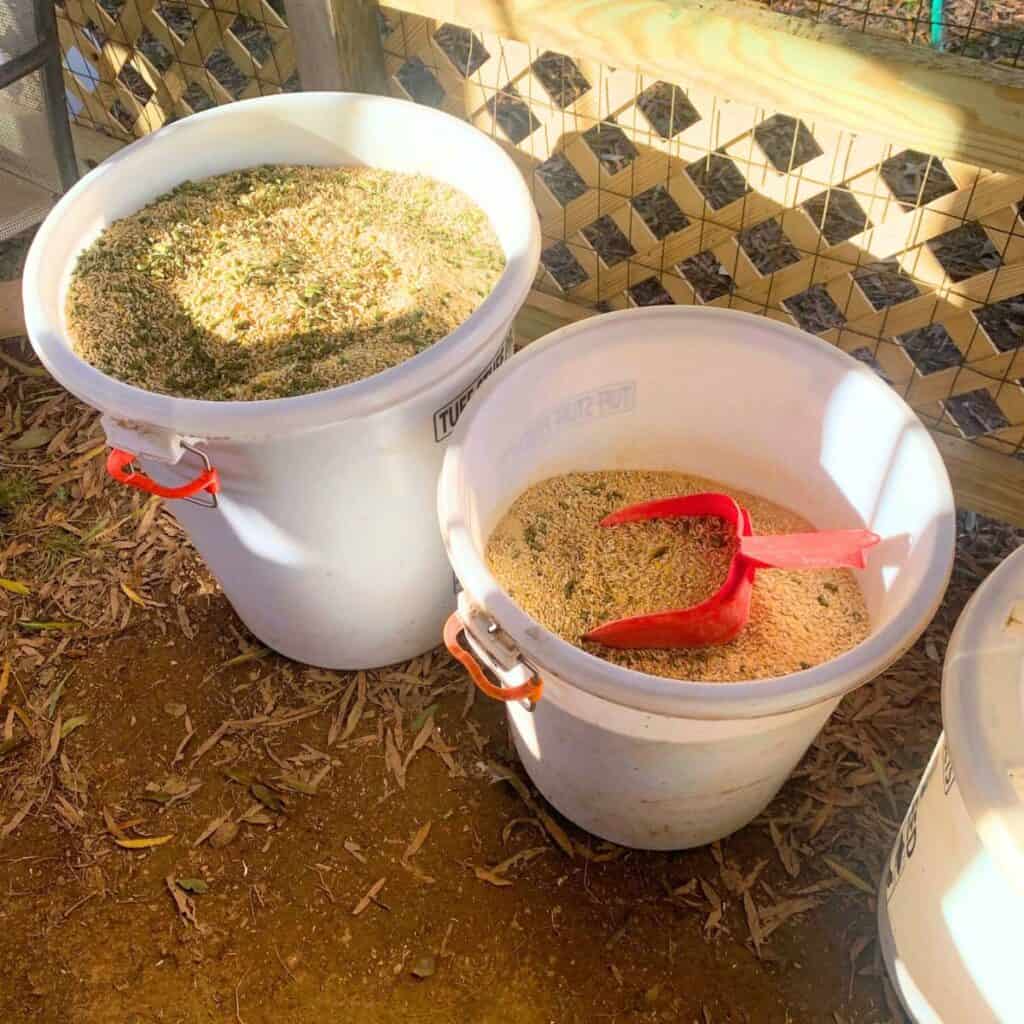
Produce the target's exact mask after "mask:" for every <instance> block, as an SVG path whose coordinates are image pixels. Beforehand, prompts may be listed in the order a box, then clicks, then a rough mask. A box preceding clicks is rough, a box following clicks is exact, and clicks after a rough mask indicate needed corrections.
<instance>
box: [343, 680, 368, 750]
mask: <svg viewBox="0 0 1024 1024" xmlns="http://www.w3.org/2000/svg"><path fill="white" fill-rule="evenodd" d="M356 683H357V686H356V702H355V704H353V705H352V710H351V711H350V712H349V713H348V720H347V721H346V722H345V731H344V732H343V733H342V734H341V738H342V740H347V739H348V738H349V736H351V735H352V733H354V732H355V731H356V729H357V728H358V727H359V720H360V719H361V718H362V717H363V708H365V707H366V673H365V672H360V673H359V674H358V675H357V676H356Z"/></svg>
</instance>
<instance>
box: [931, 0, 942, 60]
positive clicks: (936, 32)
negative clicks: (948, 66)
mask: <svg viewBox="0 0 1024 1024" xmlns="http://www.w3.org/2000/svg"><path fill="white" fill-rule="evenodd" d="M943 43H944V40H943V31H942V0H932V46H934V47H935V49H936V50H941V49H943Z"/></svg>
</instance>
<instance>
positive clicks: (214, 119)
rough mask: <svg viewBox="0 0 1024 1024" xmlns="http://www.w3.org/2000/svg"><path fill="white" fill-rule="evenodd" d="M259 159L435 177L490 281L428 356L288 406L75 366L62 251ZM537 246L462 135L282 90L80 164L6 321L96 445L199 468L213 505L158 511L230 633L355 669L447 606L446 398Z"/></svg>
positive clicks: (412, 109) (502, 174)
mask: <svg viewBox="0 0 1024 1024" xmlns="http://www.w3.org/2000/svg"><path fill="white" fill-rule="evenodd" d="M268 163H269V164H287V163H300V164H319V165H339V164H350V165H351V164H362V165H371V166H374V167H383V168H388V169H391V170H397V171H408V172H422V173H424V174H428V175H432V176H433V177H435V178H438V179H440V180H441V181H445V182H448V183H449V184H451V185H454V186H455V187H456V188H459V189H461V190H462V191H463V192H465V193H467V194H468V195H469V196H470V197H471V198H472V199H474V200H475V201H476V202H477V203H478V204H479V205H480V207H482V208H483V210H484V211H485V212H486V213H487V215H488V217H489V218H490V220H491V223H492V224H493V226H494V229H495V231H496V232H497V235H498V237H499V239H500V240H501V244H502V246H503V248H504V250H505V256H506V260H507V266H506V268H505V271H504V273H503V275H502V276H501V278H500V279H499V281H498V284H497V286H496V287H495V289H494V291H493V292H492V293H491V294H490V295H489V296H488V297H487V298H486V299H485V300H484V302H483V304H482V305H481V306H480V308H479V309H477V310H476V312H475V313H473V315H472V316H471V317H470V318H469V319H468V320H467V321H466V322H465V323H464V324H462V325H461V326H460V327H458V328H457V329H456V330H455V331H453V332H452V333H451V334H450V335H449V336H448V337H447V338H445V339H443V340H442V341H440V342H438V343H437V344H435V345H434V346H432V347H431V348H429V349H427V350H425V351H423V352H421V353H420V354H418V355H416V356H415V357H414V358H412V359H410V360H409V361H408V362H405V363H403V364H401V365H400V366H397V367H394V368H393V369H390V370H387V371H385V372H384V373H381V374H378V375H376V376H374V377H371V378H368V379H366V380H362V381H358V382H356V383H354V384H349V385H346V386H344V387H339V388H334V389H332V390H330V391H322V392H319V393H317V394H311V395H304V396H301V397H298V398H285V399H275V400H269V401H260V402H206V401H195V400H191V399H182V398H172V397H169V396H167V395H158V394H153V393H150V392H146V391H142V390H140V389H138V388H135V387H131V386H130V385H128V384H123V383H121V382H120V381H117V380H114V379H113V378H111V377H107V376H105V375H104V374H102V373H100V372H99V371H98V370H96V369H94V368H93V367H92V366H90V365H88V364H87V363H85V362H83V361H82V360H81V359H79V358H78V356H76V355H75V353H74V352H73V351H72V349H71V345H70V344H69V342H68V339H67V333H66V331H65V323H64V296H65V292H66V288H67V284H68V280H69V277H70V274H71V271H72V268H73V266H74V263H75V260H76V258H77V256H78V253H79V252H80V251H81V250H82V248H83V247H85V246H86V245H88V244H89V243H90V242H91V241H92V240H93V239H94V238H95V237H96V235H97V234H99V232H100V231H101V230H102V229H103V228H104V227H105V226H106V225H108V224H110V223H111V221H113V220H116V219H117V218H120V217H124V216H126V215H127V214H129V213H132V212H134V211H135V210H137V209H139V208H140V207H141V206H144V205H145V204H146V203H148V202H150V201H151V200H152V199H154V198H155V197H156V196H158V195H160V194H161V193H164V192H167V191H168V190H169V189H171V188H173V187H174V186H175V185H177V184H179V183H181V182H182V181H184V180H187V179H196V178H203V177H208V176H209V175H213V174H220V173H223V172H226V171H231V170H236V169H239V168H243V167H251V166H255V165H258V164H268ZM539 251H540V232H539V227H538V224H537V218H536V214H535V212H534V208H533V204H532V202H531V200H530V194H529V191H528V190H527V188H526V185H525V183H524V181H523V178H522V176H521V175H520V173H519V171H518V170H517V169H516V167H515V165H514V164H513V163H512V161H511V160H510V159H509V158H508V157H507V156H506V155H505V154H504V153H503V152H502V150H501V149H500V148H499V147H498V146H497V145H496V144H495V143H494V142H492V141H491V140H490V139H488V138H487V137H486V136H484V135H483V134H482V133H480V132H479V131H477V130H475V129H474V128H472V127H470V126H469V125H467V124H465V123H464V122H462V121H458V120H456V119H455V118H453V117H449V116H448V115H446V114H442V113H439V112H438V111H435V110H431V109H429V108H426V107H422V106H417V105H415V104H413V103H408V102H404V101H401V100H391V99H385V98H382V97H377V96H357V95H349V94H344V93H296V94H291V95H281V96H273V97H267V98H263V99H254V100H248V101H245V102H242V103H234V104H230V105H228V106H223V107H218V108H216V109H213V110H209V111H206V112H205V113H202V114H198V115H195V116H193V117H189V118H186V119H185V120H183V121H179V122H177V123H176V124H173V125H171V126H169V127H167V128H163V129H161V130H160V131H159V132H157V133H156V134H154V135H150V136H148V137H147V138H145V139H142V140H141V141H139V142H136V143H135V144H134V145H132V146H129V147H128V148H127V149H125V150H123V151H122V152H120V153H119V154H117V155H116V156H114V157H112V158H111V159H109V160H107V161H105V162H104V163H102V164H101V165H100V166H99V167H97V168H96V170H94V171H93V172H92V173H91V174H89V175H88V176H87V177H85V178H84V179H83V180H82V181H81V182H80V183H79V184H78V185H76V186H75V188H73V189H72V190H71V191H70V192H69V193H68V194H67V195H66V196H65V197H64V198H63V199H62V200H61V201H60V202H59V203H58V204H57V206H56V207H55V208H54V210H53V212H52V213H51V214H50V215H49V217H47V219H46V221H45V222H44V224H43V226H42V228H41V229H40V231H39V233H38V235H37V236H36V239H35V241H34V243H33V245H32V248H31V251H30V252H29V257H28V263H27V265H26V268H25V277H24V299H25V318H26V322H27V325H28V333H29V336H30V338H31V340H32V344H33V346H34V347H35V350H36V352H37V353H38V355H39V358H40V359H41V360H42V362H43V364H44V365H45V366H46V368H47V369H48V370H49V371H50V373H52V374H53V376H54V377H56V379H57V380H58V381H59V382H60V383H61V384H63V385H64V387H66V388H67V389H68V390H69V391H71V392H72V393H73V394H75V395H77V396H78V397H79V398H80V399H82V400H83V401H84V402H87V403H88V404H89V405H92V406H94V407H95V408H96V409H99V410H100V411H101V412H102V413H103V415H104V420H103V423H104V427H105V429H106V432H107V438H108V440H109V442H110V443H111V445H113V446H114V447H115V448H121V449H124V450H126V451H128V452H131V453H134V454H135V455H137V456H139V461H140V462H141V465H142V467H143V468H144V469H145V471H146V472H147V473H149V474H150V475H152V477H154V478H155V479H156V480H157V481H158V482H159V483H160V484H163V485H172V486H177V485H182V484H185V483H186V482H187V481H189V480H191V479H192V478H193V477H195V475H196V473H197V471H198V470H199V469H201V468H202V467H201V464H200V462H199V458H198V457H197V455H196V454H194V453H192V452H188V451H186V450H185V449H183V447H182V442H185V443H186V444H190V445H192V446H193V447H196V448H198V449H199V451H201V452H202V453H203V454H205V455H206V457H207V458H208V459H209V460H210V462H211V463H212V464H213V466H214V467H215V468H216V470H217V471H218V472H219V475H220V480H221V492H220V494H219V495H218V503H219V507H218V508H216V509H209V508H204V507H201V506H199V505H195V504H191V503H189V502H186V501H175V502H174V511H175V515H176V516H177V517H178V519H179V520H180V521H181V524H182V525H183V526H184V527H185V529H186V531H187V532H188V534H189V536H190V537H191V539H192V541H193V543H194V544H195V546H196V548H198V550H199V553H200V554H201V555H202V556H203V558H204V560H205V561H206V563H207V565H208V566H209V567H210V569H211V571H212V572H213V573H214V575H215V576H216V577H217V578H218V580H220V583H221V585H222V586H223V588H224V592H225V593H226V594H227V597H228V599H229V600H230V601H231V603H232V604H233V605H234V607H235V610H236V611H237V612H238V614H239V616H241V618H242V620H243V621H244V622H245V624H246V625H247V626H248V627H249V629H250V630H252V632H253V633H254V634H255V635H256V636H257V637H259V638H260V639H261V640H262V641H263V642H264V643H266V644H267V645H268V646H270V647H272V648H274V649H275V650H277V651H280V652H281V653H282V654H285V655H287V656H288V657H291V658H295V659H297V660H299V661H305V662H309V663H311V664H314V665H321V666H325V667H329V668H370V667H373V666H376V665H383V664H388V663H390V662H394V661H399V660H402V659H405V658H409V657H412V656H414V655H416V654H419V653H421V652H423V651H425V650H427V649H429V648H430V647H433V646H434V645H435V644H436V643H437V637H438V634H439V633H440V630H441V625H442V623H443V621H444V618H445V616H446V615H447V614H448V612H449V611H450V610H451V608H452V607H454V603H455V598H454V594H453V588H452V576H451V570H450V568H449V567H448V564H447V560H446V559H445V554H444V549H443V547H442V545H441V542H440V539H439V538H438V536H437V526H436V522H435V518H434V493H435V487H436V483H437V473H438V470H439V469H440V466H441V459H442V455H443V450H444V446H445V444H446V442H447V439H448V437H449V435H450V433H451V431H452V429H453V427H454V425H455V421H456V420H457V419H458V417H459V414H460V413H461V411H462V408H463V406H464V405H465V403H466V401H467V400H468V398H469V396H470V395H471V394H472V393H473V392H474V390H475V389H476V388H477V387H478V386H479V384H480V382H481V381H482V380H483V379H484V378H485V377H486V376H487V375H488V374H489V373H490V372H491V371H492V370H493V369H494V368H495V367H496V366H497V365H498V364H499V363H500V362H501V361H502V360H503V359H504V358H505V355H506V354H507V352H508V349H507V347H506V345H507V341H506V339H507V337H508V335H509V330H510V328H511V324H512V319H513V317H514V316H515V314H516V312H517V311H518V309H519V307H520V306H521V305H522V303H523V301H524V300H525V298H526V295H527V293H528V291H529V289H530V285H531V283H532V281H533V276H534V273H535V270H536V265H537V259H538V256H539ZM183 452H185V454H184V457H183ZM111 486H115V485H114V484H113V483H112V484H111Z"/></svg>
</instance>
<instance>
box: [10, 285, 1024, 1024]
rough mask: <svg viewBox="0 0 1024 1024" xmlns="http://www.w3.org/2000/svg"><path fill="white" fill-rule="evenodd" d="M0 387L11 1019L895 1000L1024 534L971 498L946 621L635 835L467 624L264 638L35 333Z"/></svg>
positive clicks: (861, 1017) (721, 1018) (80, 1021)
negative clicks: (560, 799) (577, 815)
mask: <svg viewBox="0 0 1024 1024" xmlns="http://www.w3.org/2000/svg"><path fill="white" fill-rule="evenodd" d="M0 269H3V268H2V267H0ZM0 403H2V404H3V408H4V416H3V419H2V420H0V962H2V964H3V967H2V968H0V1021H3V1022H5V1024H7V1022H10V1024H21V1022H29V1021H32V1022H36V1021H38V1022H54V1024H56V1022H61V1024H121V1022H125V1024H142V1022H146V1024H149V1022H154V1024H155V1022H161V1024H164V1022H166V1024H174V1022H181V1024H204V1022H220V1021H227V1022H235V1024H320V1022H323V1021H335V1020H337V1021H348V1020H353V1021H360V1022H362V1021H366V1022H371V1024H372V1022H378V1021H379V1022H391V1021H418V1022H423V1024H441V1022H447V1021H472V1022H495V1024H497V1022H509V1024H542V1022H557V1024H563V1022H564V1024H571V1022H580V1024H583V1022H587V1024H589V1022H598V1021H614V1022H623V1024H625V1022H646V1021H673V1022H680V1024H691V1022H696V1024H727V1022H729V1024H731V1022H746V1024H797V1022H815V1024H817V1022H823V1024H881V1022H883V1021H896V1020H899V1019H900V1017H899V1011H898V1009H897V1008H896V1007H895V1005H894V998H893V995H892V992H891V990H889V989H888V987H887V984H886V982H885V980H884V971H883V970H882V967H881V964H880V960H879V953H878V947H877V943H876V940H875V916H874V915H875V898H874V892H875V889H876V886H877V883H878V880H879V878H880V876H881V870H882V865H883V862H884V860H885V859H886V857H887V856H888V852H889V850H890V848H891V842H892V838H893V835H894V832H895V830H896V827H897V825H898V823H899V820H900V818H901V815H902V813H903V810H904V808H905V807H906V805H907V803H908V802H909V800H910V797H911V795H912V792H913V789H914V786H915V785H916V782H917V780H918V778H919V776H920V772H921V769H922V768H923V765H924V762H925V760H926V758H927V756H928V754H929V753H930V751H931V749H932V747H933V745H934V741H935V738H936V736H937V735H938V731H939V712H938V695H939V675H940V668H941V661H942V657H943V654H944V652H945V646H946V642H947V640H948V637H949V633H950V630H951V628H952V626H953V623H954V622H955V619H956V616H957V614H958V613H959V611H960V609H961V608H962V606H963V604H964V602H965V601H966V599H967V598H968V597H969V596H970V594H971V593H972V592H973V590H974V589H975V588H976V587H977V585H978V584H979V583H980V582H981V580H982V579H983V578H984V577H985V576H986V575H987V573H988V572H990V571H991V570H992V569H993V568H994V567H995V566H996V565H997V564H998V562H999V561H1000V560H1001V559H1002V558H1003V557H1005V556H1006V555H1007V554H1008V553H1009V552H1010V551H1011V550H1013V549H1014V548H1015V547H1016V546H1018V545H1019V544H1020V543H1021V542H1022V541H1024V533H1022V532H1021V531H1015V530H1012V529H1011V528H1009V527H1006V526H1001V525H999V524H996V523H992V522H989V521H986V520H982V519H979V518H977V517H975V516H973V515H970V514H967V513H964V514H962V515H961V518H960V540H959V552H958V559H957V565H956V571H955V574H954V579H953V582H952V585H951V588H950V591H949V594H948V597H947V600H946V602H945V604H944V605H943V607H942V609H941V610H940V612H939V614H938V616H937V617H936V619H935V621H934V623H933V624H932V626H931V627H930V628H929V630H928V632H927V633H926V634H925V636H924V637H923V638H922V640H921V642H920V643H919V644H918V645H917V646H916V647H915V648H914V649H913V650H912V651H910V652H909V653H908V654H907V655H906V656H905V657H904V658H903V659H902V660H901V661H900V662H899V663H898V664H897V665H896V666H894V668H893V669H892V670H890V671H889V672H888V673H887V674H886V675H885V676H884V677H882V678H881V679H879V680H878V681H876V682H874V683H872V684H869V685H868V686H865V687H863V688H862V689H861V690H859V691H858V692H857V693H855V694H852V695H851V696H850V697H849V698H848V699H847V700H846V701H844V703H843V705H842V706H841V708H840V709H839V711H838V712H837V714H836V715H835V716H834V717H833V719H832V721H831V723H830V724H829V726H828V727H827V728H826V730H825V731H824V732H823V733H822V735H821V736H820V737H819V738H818V740H817V742H816V744H815V745H814V746H813V747H812V749H811V751H810V752H809V753H808V755H807V757H806V758H805V759H804V761H803V763H802V764H801V766H800V767H799V768H798V770H797V772H796V773H795V775H794V776H793V778H792V779H791V780H790V782H789V783H788V784H787V786H786V787H785V789H784V790H783V792H782V793H781V794H780V796H779V797H778V798H777V799H776V800H775V801H774V803H773V804H772V805H771V807H769V809H768V810H767V812H766V813H765V814H764V815H763V816H762V817H761V818H760V819H759V820H757V821H756V822H754V823H753V824H752V825H750V826H749V827H748V828H746V829H744V830H743V831H742V832H740V833H738V834H737V835H735V836H732V837H730V838H729V839H727V840H725V841H723V842H722V843H720V844H716V845H715V846H714V847H711V848H707V849H702V850H696V851H690V852H681V853H671V854H661V853H659V854H652V853H641V852H636V851H629V850H623V849H620V848H617V847H614V846H611V845H610V844H607V843H602V842H600V841H598V840H596V839H594V838H592V837H589V836H587V835H586V834H584V833H583V832H581V831H580V830H578V829H576V828H575V827H574V826H572V825H571V824H570V823H568V822H566V821H564V820H562V819H561V818H560V817H559V816H558V815H557V814H556V813H554V812H553V811H551V810H550V809H549V808H547V807H546V805H545V804H544V802H543V800H542V799H541V798H539V797H538V795H537V794H536V793H535V792H534V791H533V790H532V788H531V787H530V786H529V785H528V783H527V781H526V780H525V776H523V775H522V773H521V769H520V768H519V767H518V765H517V762H516V758H515V755H514V753H513V752H512V751H511V749H510V747H509V743H508V739H507V734H506V730H505V725H504V719H503V711H502V710H501V709H500V708H499V707H497V706H496V705H494V704H492V703H490V702H488V701H486V700H485V699H484V698H482V697H474V691H473V690H472V689H471V687H470V685H469V684H468V683H467V681H466V679H465V677H464V675H463V674H462V671H461V669H460V668H459V667H458V666H457V665H455V664H454V663H453V662H452V661H451V660H450V659H449V657H448V656H447V654H443V653H441V652H440V651H435V652H432V653H430V654H426V655H424V656H422V657H420V658H416V659H414V660H413V661H412V662H410V663H407V664H404V665H401V666H395V667H394V668H392V669H387V670H382V671H377V672H371V673H365V674H352V673H334V672H324V671H318V670H313V669H309V668H306V667H304V666H301V665H297V664H294V663H290V662H288V661H286V660H285V659H283V658H279V657H277V656H275V655H273V654H271V653H269V652H266V651H264V650H263V649H262V648H260V647H259V646H258V644H257V643H256V642H255V641H254V640H253V639H252V638H251V637H249V636H248V635H247V634H246V632H245V630H244V628H243V627H242V626H241V624H240V623H239V622H238V621H237V619H236V618H235V616H234V614H233V612H232V611H231V609H230V608H229V606H228V605H227V602H226V601H225V599H224V598H223V596H222V595H221V594H220V593H219V591H218V589H217V587H216V585H215V584H214V582H213V581H212V580H211V579H210V578H209V577H208V575H207V574H206V573H205V571H204V570H203V568H202V566H201V565H200V564H199V563H198V561H197V559H196V557H195V555H194V553H193V552H192V551H191V549H190V548H189V546H188V544H187V541H186V540H185V538H184V537H183V535H182V534H181V531H180V530H179V529H178V527H177V525H176V523H175V522H174V520H173V518H172V516H171V514H170V511H169V509H167V508H166V507H164V506H163V505H162V504H161V503H160V502H159V501H158V500H156V499H153V500H147V499H145V498H144V497H143V496H142V495H140V494H138V493H129V492H127V491H126V490H124V489H123V488H120V487H117V486H115V485H114V484H113V483H112V482H110V481H109V480H108V479H107V478H106V476H105V473H104V471H103V458H102V456H103V454H104V451H105V447H104V444H103V438H102V433H101V431H100V430H99V426H98V423H97V420H96V417H95V415H94V414H93V413H92V412H90V411H89V410H87V409H85V408H83V407H82V406H81V405H80V404H79V403H78V402H76V401H75V400H74V399H73V398H71V397H70V396H69V395H67V394H66V393H64V392H63V391H62V390H61V389H60V388H59V387H57V386H56V385H55V384H54V382H53V381H52V380H50V378H49V377H48V376H47V375H46V374H45V371H42V370H41V368H40V367H38V365H37V364H36V363H35V362H34V359H33V357H32V356H31V352H30V350H29V349H28V347H27V345H25V344H24V343H22V342H19V341H17V340H15V341H12V342H7V343H4V344H2V345H0Z"/></svg>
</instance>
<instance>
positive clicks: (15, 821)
mask: <svg viewBox="0 0 1024 1024" xmlns="http://www.w3.org/2000/svg"><path fill="white" fill-rule="evenodd" d="M35 802H36V798H35V797H34V796H30V797H29V798H28V800H26V801H25V803H23V804H22V805H21V807H20V808H19V810H18V811H17V812H16V813H15V815H14V817H13V818H11V820H10V821H9V822H7V824H6V825H4V827H3V828H2V829H0V839H6V838H7V837H8V836H9V835H10V834H11V833H12V832H13V831H14V830H15V829H16V828H17V827H18V826H19V825H20V824H21V823H22V822H23V821H24V820H25V818H27V817H28V812H29V811H31V810H32V805H33V804H34V803H35Z"/></svg>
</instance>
